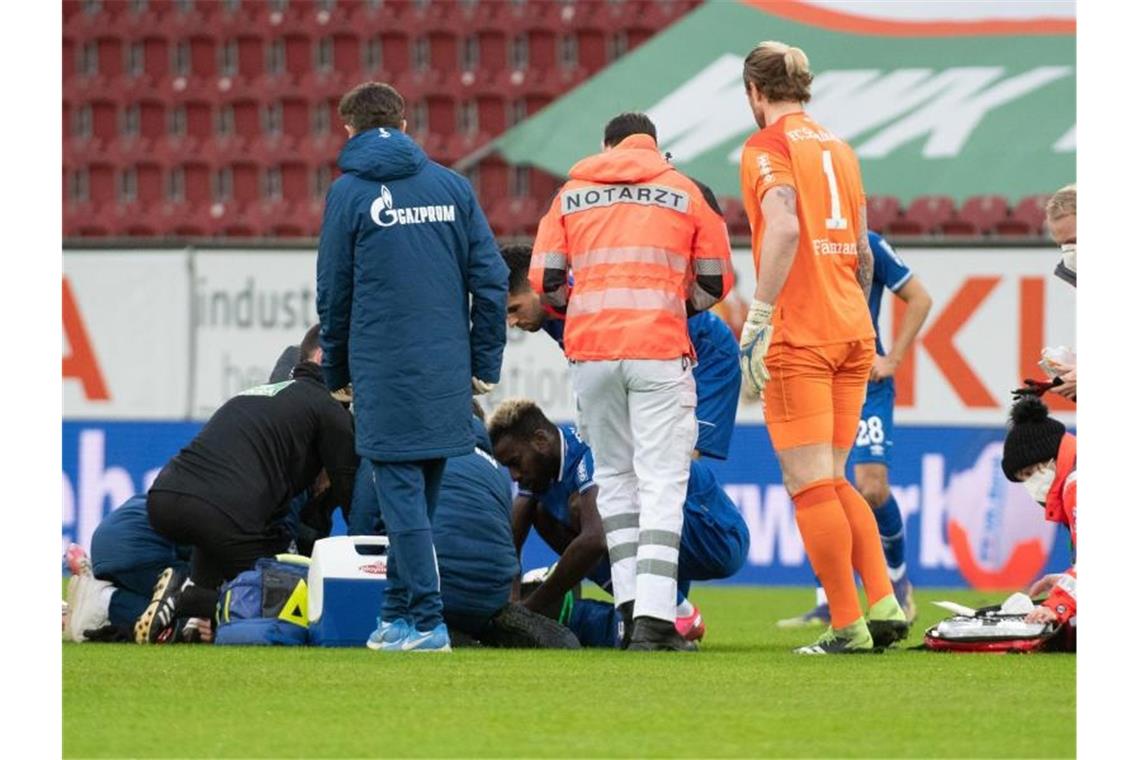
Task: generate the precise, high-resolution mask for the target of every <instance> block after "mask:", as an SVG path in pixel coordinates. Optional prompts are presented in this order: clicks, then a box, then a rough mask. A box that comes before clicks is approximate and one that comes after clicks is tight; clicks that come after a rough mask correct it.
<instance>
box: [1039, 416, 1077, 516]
mask: <svg viewBox="0 0 1140 760" xmlns="http://www.w3.org/2000/svg"><path fill="white" fill-rule="evenodd" d="M1075 469H1077V437H1076V436H1075V435H1073V434H1072V433H1065V437H1064V438H1062V439H1061V446H1060V448H1058V449H1057V466H1056V473H1057V474H1056V475H1055V476H1054V477H1053V485H1052V486H1051V487H1050V488H1049V493H1048V494H1046V496H1045V519H1046V520H1048V521H1050V522H1055V523H1062V524H1063V523H1065V522H1067V521H1066V519H1065V499H1064V496H1065V481H1066V480H1068V479H1069V475H1071V474H1072V472H1073V470H1075Z"/></svg>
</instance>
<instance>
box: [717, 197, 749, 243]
mask: <svg viewBox="0 0 1140 760" xmlns="http://www.w3.org/2000/svg"><path fill="white" fill-rule="evenodd" d="M717 202H718V203H719V204H720V210H721V211H723V212H724V223H725V225H727V227H728V234H729V235H732V236H734V237H751V235H752V227H751V226H750V225H749V224H748V214H747V213H745V211H744V204H742V203H741V202H740V201H738V200H737V199H736V198H718V199H717Z"/></svg>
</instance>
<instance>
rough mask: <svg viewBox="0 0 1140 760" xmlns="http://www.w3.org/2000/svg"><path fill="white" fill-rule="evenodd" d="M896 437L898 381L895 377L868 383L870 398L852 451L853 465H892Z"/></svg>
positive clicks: (864, 407)
mask: <svg viewBox="0 0 1140 760" xmlns="http://www.w3.org/2000/svg"><path fill="white" fill-rule="evenodd" d="M894 437H895V381H894V380H893V379H892V378H887V379H886V380H880V381H878V382H875V383H867V400H866V401H864V402H863V413H862V414H861V415H860V419H859V432H858V433H856V435H855V448H854V450H853V451H852V452H851V463H852V464H881V465H884V466H889V465H890V462H891V448H892V447H893V446H894Z"/></svg>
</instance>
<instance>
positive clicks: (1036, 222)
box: [64, 159, 1049, 237]
mask: <svg viewBox="0 0 1140 760" xmlns="http://www.w3.org/2000/svg"><path fill="white" fill-rule="evenodd" d="M333 169H334V167H333V165H332V163H331V162H327V161H326V162H324V163H317V164H305V163H300V162H296V161H290V160H285V161H283V162H282V163H280V164H278V165H274V166H270V167H262V166H260V165H258V164H256V163H254V162H252V161H249V160H240V161H236V162H234V163H230V164H225V165H211V164H208V163H207V162H205V161H202V160H199V159H195V160H193V161H186V160H185V159H183V161H182V162H181V163H178V164H177V165H170V166H162V165H160V164H158V163H157V162H146V163H141V164H138V165H135V166H132V167H130V168H129V169H128V170H126V171H124V170H122V169H119V168H117V167H114V166H112V165H111V164H97V165H92V166H90V167H88V168H87V169H86V170H84V172H83V173H82V176H77V173H76V172H74V171H73V172H70V173H69V174H67V176H65V177H64V188H65V199H64V235H65V236H72V235H75V236H99V235H103V236H106V235H127V234H142V233H141V232H140V230H144V229H146V230H151V231H152V233H153V234H155V235H158V236H171V235H175V236H176V235H180V234H184V233H185V230H187V229H189V228H190V227H194V229H196V230H197V232H195V233H194V234H195V235H201V236H217V235H229V234H231V230H233V229H238V228H241V229H244V230H247V232H243V233H240V234H241V235H243V236H277V235H284V236H293V235H296V236H315V235H316V234H317V233H318V232H319V231H320V217H321V209H322V205H323V198H324V193H325V191H326V190H327V188H328V183H329V182H330V181H331V179H332V178H333V177H334V176H335V172H334V170H333ZM128 175H129V176H128ZM472 181H473V182H474V183H475V184H476V186H477V187H479V188H480V191H481V192H480V196H481V197H483V198H485V199H489V200H488V201H485V203H484V208H485V210H486V212H487V219H488V221H489V222H490V223H491V227H492V228H493V229H494V230H495V233H496V234H498V235H504V236H510V235H534V233H535V231H536V229H537V228H538V221H539V219H540V218H541V217H542V214H543V213H545V211H546V207H547V205H548V204H547V203H546V202H545V200H542V201H540V200H538V199H539V198H542V199H548V198H550V197H551V196H552V195H553V193H554V191H555V189H556V188H557V184H558V183H557V180H555V179H554V178H552V177H550V175H547V174H545V173H544V172H540V171H537V170H533V169H517V168H512V167H508V166H506V165H505V164H502V163H501V162H499V164H498V165H495V164H492V163H488V164H487V165H485V166H481V167H480V169H479V172H478V173H477V176H473V177H472ZM1048 197H1049V196H1048V195H1032V196H1028V197H1026V198H1023V199H1021V200H1020V201H1019V202H1018V203H1017V204H1016V205H1014V206H1012V207H1011V206H1010V205H1009V204H1008V203H1007V202H1006V200H1005V199H1004V198H1001V197H997V196H975V197H972V198H968V199H966V200H965V201H964V202H963V203H962V205H961V206H960V207H957V208H955V205H954V202H953V199H950V198H947V197H944V196H923V197H920V198H916V199H915V200H914V201H912V202H911V203H910V204H909V205H908V206H907V208H906V209H905V210H903V209H901V208H900V207H899V203H898V199H896V198H891V197H889V196H880V197H872V198H870V199H869V200H868V217H869V225H870V227H871V229H874V230H878V231H880V232H882V233H883V234H884V235H886V236H888V237H919V236H935V237H955V236H964V237H977V236H979V235H989V236H995V237H1039V236H1041V235H1043V234H1044V233H1043V225H1044V223H1045V203H1046V201H1047V200H1048ZM154 198H165V199H166V200H164V201H162V202H145V201H141V200H137V199H154ZM720 204H721V208H722V210H723V211H724V213H725V219H726V221H727V223H728V227H729V233H730V234H732V235H733V236H734V237H748V236H749V235H750V234H751V231H750V228H749V226H748V219H747V217H746V216H745V214H744V208H743V206H742V205H741V204H740V201H738V200H736V199H734V198H722V199H721V200H720ZM871 208H876V209H880V210H879V211H876V212H875V213H871V211H870V209H871ZM881 209H886V210H887V212H886V213H885V214H884V213H883V212H882V211H881ZM891 209H893V211H892V210H891ZM233 234H238V233H233Z"/></svg>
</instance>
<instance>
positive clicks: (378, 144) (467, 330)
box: [317, 129, 507, 462]
mask: <svg viewBox="0 0 1140 760" xmlns="http://www.w3.org/2000/svg"><path fill="white" fill-rule="evenodd" d="M338 163H339V165H340V168H341V170H342V171H343V172H344V174H343V175H342V176H341V177H340V178H338V179H337V180H336V182H334V183H333V185H332V187H331V188H330V189H329V193H328V197H327V198H326V200H325V213H324V220H323V222H322V224H321V237H320V248H319V252H318V255H317V313H318V315H319V317H320V320H321V347H322V348H323V349H324V360H323V366H324V372H325V380H326V382H327V383H328V385H329V387H330V388H341V387H343V386H345V385H346V384H347V383H349V382H350V381H351V382H352V386H353V394H354V405H355V413H356V450H357V452H358V453H359V454H360V455H361V456H365V457H368V458H370V459H373V460H376V461H393V462H395V461H415V460H421V459H435V458H439V457H451V456H459V455H462V454H468V453H470V452H471V451H472V449H473V447H474V439H473V436H472V433H471V425H470V424H469V420H470V418H471V377H472V376H473V375H474V376H476V377H478V378H480V379H482V380H485V381H487V382H498V380H499V370H500V366H501V365H502V360H503V347H504V346H505V345H506V339H507V336H506V302H507V267H506V264H505V263H504V262H503V259H502V257H501V256H500V255H499V250H498V247H497V246H496V244H495V239H494V237H493V235H492V234H491V228H490V227H489V226H488V225H487V219H486V217H484V215H483V212H482V210H481V209H480V208H479V205H478V203H476V201H475V195H474V193H473V191H472V189H471V185H470V183H468V182H467V180H466V179H464V178H463V177H461V176H460V175H458V174H456V173H455V172H453V171H451V170H450V169H446V168H444V167H443V166H440V165H439V164H437V163H435V162H433V161H429V160H428V158H427V156H426V155H425V154H424V152H423V150H421V149H420V147H419V146H418V145H416V143H415V142H413V141H412V139H411V138H409V137H408V136H407V135H405V134H404V133H403V132H400V131H399V130H394V129H369V130H366V131H363V132H360V133H359V134H357V135H356V136H354V137H353V138H351V139H350V140H349V141H348V143H347V144H346V145H345V146H344V149H343V150H342V151H341V154H340V158H339V161H338Z"/></svg>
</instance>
